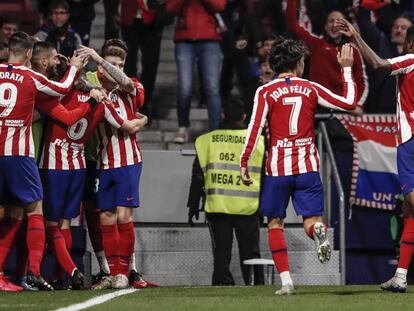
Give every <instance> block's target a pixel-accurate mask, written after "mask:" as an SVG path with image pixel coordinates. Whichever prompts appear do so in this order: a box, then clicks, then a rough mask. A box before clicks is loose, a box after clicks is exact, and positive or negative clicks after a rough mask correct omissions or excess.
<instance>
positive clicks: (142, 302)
mask: <svg viewBox="0 0 414 311" xmlns="http://www.w3.org/2000/svg"><path fill="white" fill-rule="evenodd" d="M276 288H277V287H276V286H257V287H198V288H172V287H170V288H167V287H166V288H155V289H144V290H141V291H138V292H135V293H132V294H129V295H126V296H122V297H118V298H114V299H113V300H110V301H108V302H106V303H104V304H100V305H97V306H94V307H92V308H89V309H87V310H108V311H124V310H134V311H158V310H160V311H161V310H162V311H176V310H177V311H178V310H180V311H183V310H184V311H186V310H188V311H194V310H197V311H203V310H214V311H219V310H224V311H244V310H246V311H253V310H274V311H276V310H306V311H312V310H315V311H316V310H317V311H324V310H326V311H341V310H350V311H356V310H374V311H381V310H384V311H385V310H386V311H397V310H398V311H399V310H414V292H412V291H410V290H409V291H408V292H407V293H405V294H395V293H386V292H382V291H381V290H379V287H378V286H299V287H297V290H298V294H297V295H292V296H288V297H278V296H275V295H274V292H275V289H276ZM107 293H110V291H73V292H62V291H59V292H40V293H28V292H25V293H20V294H14V293H0V310H8V311H12V310H13V311H14V310H30V311H35V310H54V309H57V308H61V307H65V306H69V305H71V304H75V303H79V302H83V301H86V300H88V299H90V298H93V297H96V296H99V295H103V294H107Z"/></svg>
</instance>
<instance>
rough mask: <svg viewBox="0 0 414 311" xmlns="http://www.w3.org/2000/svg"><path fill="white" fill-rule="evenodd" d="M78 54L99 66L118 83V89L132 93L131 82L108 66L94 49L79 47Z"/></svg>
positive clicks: (113, 67)
mask: <svg viewBox="0 0 414 311" xmlns="http://www.w3.org/2000/svg"><path fill="white" fill-rule="evenodd" d="M77 51H78V54H79V55H81V56H83V57H90V58H92V59H93V60H94V61H95V62H96V63H97V64H98V65H101V66H102V68H103V69H105V71H106V72H107V73H108V74H109V75H110V76H111V77H112V78H113V79H114V80H115V81H116V83H118V85H119V88H120V89H121V90H123V91H125V92H128V93H131V92H134V90H135V87H134V83H133V82H132V80H131V79H130V78H129V77H128V76H127V75H126V74H125V73H124V72H123V71H122V70H121V69H119V68H117V67H116V66H114V65H112V64H110V63H109V62H108V61H106V60H104V59H103V58H102V57H101V56H100V55H99V54H98V53H97V52H96V51H95V50H94V49H91V48H88V47H86V46H83V45H81V47H80V48H79V49H78V50H77Z"/></svg>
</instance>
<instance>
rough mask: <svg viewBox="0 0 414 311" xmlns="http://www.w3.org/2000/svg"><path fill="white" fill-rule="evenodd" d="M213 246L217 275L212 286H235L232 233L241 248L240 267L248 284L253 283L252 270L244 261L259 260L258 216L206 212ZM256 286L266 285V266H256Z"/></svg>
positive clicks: (215, 273)
mask: <svg viewBox="0 0 414 311" xmlns="http://www.w3.org/2000/svg"><path fill="white" fill-rule="evenodd" d="M206 216H207V220H208V225H209V228H210V235H211V240H212V245H213V257H214V272H213V280H212V285H234V279H233V275H232V274H231V272H230V261H231V249H232V245H233V231H235V233H236V239H237V243H238V246H239V256H240V267H241V271H242V275H243V280H244V283H245V284H246V285H248V284H249V280H250V267H249V266H245V265H243V260H245V259H252V258H260V231H259V215H258V214H257V213H256V214H253V215H249V216H244V215H228V214H208V213H206ZM254 281H255V282H254V283H255V285H261V284H264V275H263V267H262V266H255V271H254Z"/></svg>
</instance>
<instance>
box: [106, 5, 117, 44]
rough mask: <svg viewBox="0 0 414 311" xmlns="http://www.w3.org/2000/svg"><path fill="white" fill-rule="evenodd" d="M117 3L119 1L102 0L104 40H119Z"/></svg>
mask: <svg viewBox="0 0 414 311" xmlns="http://www.w3.org/2000/svg"><path fill="white" fill-rule="evenodd" d="M119 3H120V0H103V5H104V10H105V40H108V39H118V38H119V30H120V17H119Z"/></svg>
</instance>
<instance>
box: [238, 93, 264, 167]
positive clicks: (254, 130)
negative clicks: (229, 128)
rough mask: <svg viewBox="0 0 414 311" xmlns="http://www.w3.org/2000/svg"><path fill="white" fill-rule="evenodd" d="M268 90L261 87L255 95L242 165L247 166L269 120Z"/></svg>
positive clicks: (241, 159)
mask: <svg viewBox="0 0 414 311" xmlns="http://www.w3.org/2000/svg"><path fill="white" fill-rule="evenodd" d="M266 95H267V91H266V90H265V89H264V87H260V88H258V89H257V91H256V95H255V96H254V104H253V113H252V117H251V119H250V123H249V127H248V128H247V135H246V142H245V144H244V148H243V152H242V155H241V158H240V166H241V167H247V161H248V160H249V158H250V156H251V155H252V153H253V152H254V150H255V149H256V146H257V143H258V141H259V138H260V134H261V132H262V129H263V126H264V125H265V123H266V120H267V118H266V117H267V114H268V113H269V106H268V103H267V101H266Z"/></svg>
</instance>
